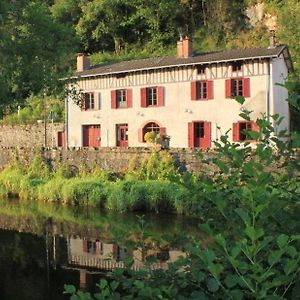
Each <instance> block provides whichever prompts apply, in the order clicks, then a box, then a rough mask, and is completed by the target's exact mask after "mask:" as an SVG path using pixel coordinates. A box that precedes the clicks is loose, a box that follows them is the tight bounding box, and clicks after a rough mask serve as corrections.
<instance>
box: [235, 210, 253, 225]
mask: <svg viewBox="0 0 300 300" xmlns="http://www.w3.org/2000/svg"><path fill="white" fill-rule="evenodd" d="M235 212H236V213H237V214H238V215H239V216H240V217H241V219H242V220H243V221H244V223H245V225H246V226H250V224H251V219H250V217H249V215H248V213H247V212H246V211H245V210H244V209H243V208H236V209H235Z"/></svg>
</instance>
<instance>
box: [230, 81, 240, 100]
mask: <svg viewBox="0 0 300 300" xmlns="http://www.w3.org/2000/svg"><path fill="white" fill-rule="evenodd" d="M231 96H232V97H236V96H243V80H242V79H232V80H231Z"/></svg>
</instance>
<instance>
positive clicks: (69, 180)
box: [0, 151, 198, 214]
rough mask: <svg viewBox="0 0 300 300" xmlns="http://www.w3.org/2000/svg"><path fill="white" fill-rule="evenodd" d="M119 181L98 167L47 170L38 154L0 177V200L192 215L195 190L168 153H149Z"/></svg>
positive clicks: (10, 167)
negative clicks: (16, 199) (187, 182)
mask: <svg viewBox="0 0 300 300" xmlns="http://www.w3.org/2000/svg"><path fill="white" fill-rule="evenodd" d="M123 178H124V176H123V175H121V176H119V179H117V180H116V178H115V176H114V177H113V176H112V174H110V173H109V172H107V171H105V170H103V169H100V168H99V167H95V168H93V169H92V170H88V169H87V168H86V167H84V166H81V167H79V168H74V167H72V166H70V165H68V164H66V163H63V164H61V165H60V166H58V167H57V168H56V169H54V170H51V169H50V168H49V166H48V164H47V162H45V160H44V159H43V157H42V156H41V153H40V152H39V153H37V154H36V156H35V158H34V159H33V161H32V163H31V164H30V165H29V166H28V167H24V166H21V165H20V164H19V163H18V162H16V163H14V164H12V165H10V166H8V167H7V168H6V169H4V170H3V171H2V172H0V196H2V197H7V196H10V195H14V196H18V197H19V198H20V199H21V200H37V201H42V202H53V203H59V204H68V205H69V204H71V205H78V206H83V205H88V206H100V207H104V208H107V209H109V210H114V211H118V212H126V211H150V212H156V213H158V212H178V213H186V214H189V213H191V212H195V211H196V209H195V208H194V207H193V203H195V204H197V203H198V201H197V199H198V198H197V197H195V196H193V193H192V192H191V189H193V188H192V187H194V186H196V185H195V184H194V183H193V184H190V185H187V184H186V182H185V181H187V179H186V178H189V177H188V176H182V174H180V172H179V171H178V169H177V168H176V166H175V164H174V161H173V159H172V157H171V155H170V154H169V153H168V152H166V151H161V152H153V153H151V154H150V155H149V156H148V157H146V158H145V160H144V161H143V162H142V163H141V165H140V166H138V165H137V164H135V163H131V164H130V166H129V169H128V172H127V174H126V175H125V179H123ZM189 182H191V180H190V181H189ZM186 186H187V187H186ZM194 198H195V199H194ZM196 198H197V199H196ZM191 199H194V200H193V201H191ZM196 206H197V205H195V207H196Z"/></svg>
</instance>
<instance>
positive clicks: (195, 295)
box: [189, 291, 209, 300]
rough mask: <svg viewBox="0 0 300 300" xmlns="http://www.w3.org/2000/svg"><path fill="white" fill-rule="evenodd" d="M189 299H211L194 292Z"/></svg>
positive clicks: (201, 293)
mask: <svg viewBox="0 0 300 300" xmlns="http://www.w3.org/2000/svg"><path fill="white" fill-rule="evenodd" d="M189 299H191V300H209V298H208V297H207V296H206V295H205V294H204V293H203V292H199V291H194V292H192V294H191V296H190V298H189Z"/></svg>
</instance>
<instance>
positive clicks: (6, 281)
mask: <svg viewBox="0 0 300 300" xmlns="http://www.w3.org/2000/svg"><path fill="white" fill-rule="evenodd" d="M197 224H198V220H195V219H193V218H188V217H183V216H176V215H157V214H156V215H154V214H147V215H142V214H139V215H137V214H115V213H111V212H101V211H99V210H98V209H95V208H89V207H84V208H78V207H60V206H56V205H49V204H43V203H34V202H33V203H22V202H19V201H15V200H13V201H4V200H3V201H1V202H0V274H1V281H0V299H1V300H16V299H18V300H35V299H36V300H43V299H45V300H61V299H69V297H68V296H66V295H63V286H64V284H74V285H75V286H76V287H78V288H81V289H83V290H88V291H94V289H95V283H97V282H99V279H100V278H101V277H103V276H106V274H107V272H108V271H110V270H112V269H113V268H116V267H123V266H124V262H123V261H124V259H125V258H126V257H129V256H130V257H132V258H133V260H134V264H133V266H132V267H133V268H134V269H136V270H138V269H140V268H141V267H142V266H143V264H144V262H145V260H147V258H148V257H150V256H151V257H155V258H156V262H155V263H153V265H152V267H153V268H163V269H164V268H167V266H168V263H169V262H172V261H175V260H176V259H177V258H178V257H179V256H185V252H184V243H185V239H186V237H188V236H194V237H196V238H201V237H202V236H201V234H200V233H199V231H198V230H197Z"/></svg>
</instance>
